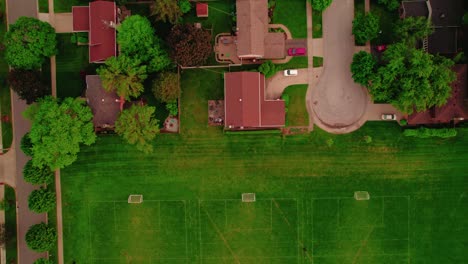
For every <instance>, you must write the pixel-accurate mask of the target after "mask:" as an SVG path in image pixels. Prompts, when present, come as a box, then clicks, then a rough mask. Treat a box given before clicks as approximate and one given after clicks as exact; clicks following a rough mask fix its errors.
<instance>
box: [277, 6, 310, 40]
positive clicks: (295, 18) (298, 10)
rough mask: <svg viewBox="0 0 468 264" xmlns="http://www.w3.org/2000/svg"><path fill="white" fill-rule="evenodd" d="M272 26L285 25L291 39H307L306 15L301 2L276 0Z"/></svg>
mask: <svg viewBox="0 0 468 264" xmlns="http://www.w3.org/2000/svg"><path fill="white" fill-rule="evenodd" d="M275 2H276V7H275V11H274V13H273V21H272V23H274V24H283V25H285V26H286V27H287V28H288V29H289V31H291V34H292V36H293V38H307V16H306V15H307V14H306V8H305V2H304V1H303V0H276V1H275Z"/></svg>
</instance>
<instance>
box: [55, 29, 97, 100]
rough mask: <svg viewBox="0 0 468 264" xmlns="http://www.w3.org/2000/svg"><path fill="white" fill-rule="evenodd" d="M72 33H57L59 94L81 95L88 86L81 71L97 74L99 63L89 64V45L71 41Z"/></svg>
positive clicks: (61, 95)
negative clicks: (78, 44) (96, 69)
mask: <svg viewBox="0 0 468 264" xmlns="http://www.w3.org/2000/svg"><path fill="white" fill-rule="evenodd" d="M71 36H72V34H57V42H58V54H57V56H56V63H57V96H58V97H60V98H64V97H79V96H81V95H82V94H83V91H84V90H85V88H86V83H85V80H84V75H83V76H82V75H81V74H80V72H81V71H87V72H89V73H91V74H95V72H94V68H96V67H98V66H99V65H96V64H89V62H88V61H89V59H88V56H89V55H88V54H89V53H88V46H77V45H76V44H74V43H72V42H71V40H70V39H71Z"/></svg>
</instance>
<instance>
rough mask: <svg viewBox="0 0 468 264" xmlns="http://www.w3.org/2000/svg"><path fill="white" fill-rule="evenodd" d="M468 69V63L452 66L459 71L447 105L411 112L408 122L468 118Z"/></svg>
mask: <svg viewBox="0 0 468 264" xmlns="http://www.w3.org/2000/svg"><path fill="white" fill-rule="evenodd" d="M467 69H468V66H467V64H457V65H455V66H454V67H453V68H452V70H453V71H454V72H456V73H457V79H456V80H455V81H454V82H453V83H452V96H451V97H450V98H449V99H448V100H447V103H446V104H445V105H443V106H441V107H432V108H430V109H428V110H427V111H424V112H419V113H413V114H411V115H410V116H408V124H409V125H430V124H448V123H451V122H455V123H457V122H460V121H464V120H468V82H467Z"/></svg>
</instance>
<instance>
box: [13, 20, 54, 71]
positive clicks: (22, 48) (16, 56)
mask: <svg viewBox="0 0 468 264" xmlns="http://www.w3.org/2000/svg"><path fill="white" fill-rule="evenodd" d="M4 43H5V48H6V52H5V60H6V62H7V63H8V64H9V65H10V66H11V67H13V68H16V69H28V70H31V69H39V68H40V67H41V65H42V63H43V62H44V61H45V58H47V57H50V56H53V55H55V54H56V52H57V49H56V46H57V40H56V38H55V30H54V28H53V27H52V26H51V25H50V24H48V23H46V22H42V21H40V20H38V19H36V18H32V17H20V18H19V19H18V20H16V22H15V23H14V24H12V25H10V30H9V31H8V32H7V33H6V34H5V41H4Z"/></svg>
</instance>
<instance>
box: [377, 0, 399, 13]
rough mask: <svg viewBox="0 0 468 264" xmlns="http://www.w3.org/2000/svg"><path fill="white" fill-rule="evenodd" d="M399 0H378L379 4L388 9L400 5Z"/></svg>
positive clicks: (395, 8)
mask: <svg viewBox="0 0 468 264" xmlns="http://www.w3.org/2000/svg"><path fill="white" fill-rule="evenodd" d="M400 3H401V0H379V4H381V5H384V6H386V7H387V9H388V10H390V11H394V10H397V9H398V7H400Z"/></svg>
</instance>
